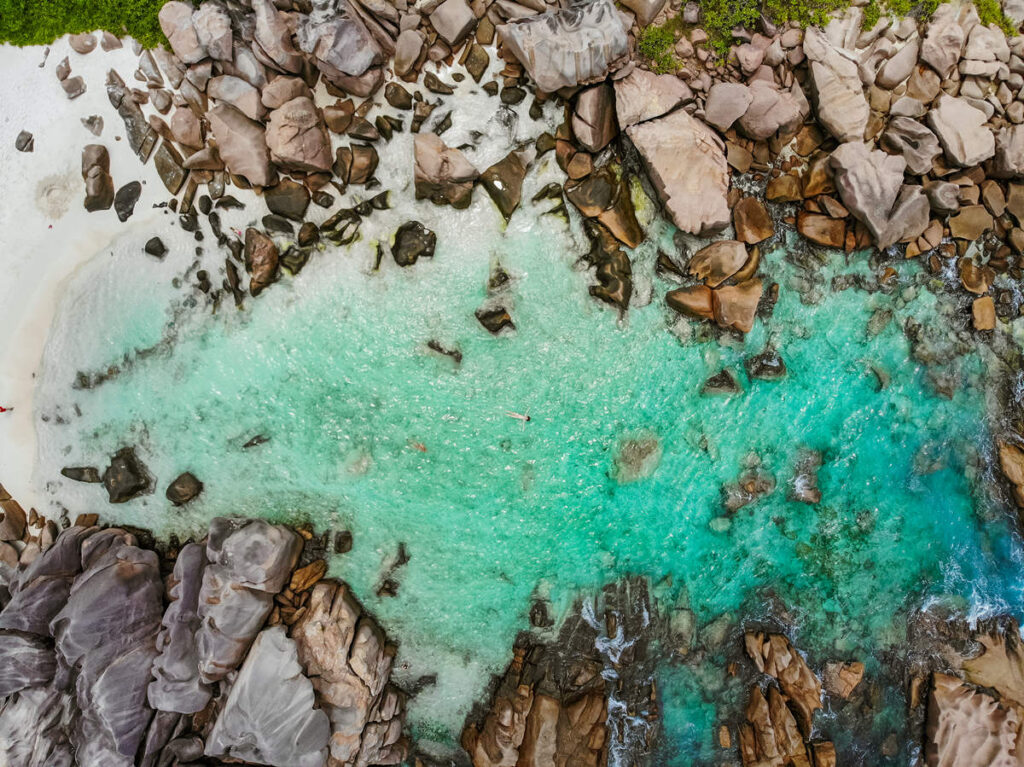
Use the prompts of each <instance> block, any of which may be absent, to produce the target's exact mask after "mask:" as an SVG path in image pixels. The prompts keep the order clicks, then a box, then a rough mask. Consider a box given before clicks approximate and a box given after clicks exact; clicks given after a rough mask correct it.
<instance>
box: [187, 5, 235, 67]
mask: <svg viewBox="0 0 1024 767" xmlns="http://www.w3.org/2000/svg"><path fill="white" fill-rule="evenodd" d="M192 27H193V28H194V29H195V32H196V38H197V39H198V40H199V44H200V45H201V46H202V47H203V48H205V49H206V52H207V53H208V54H209V56H210V58H211V59H217V60H218V61H231V59H232V58H233V50H232V48H233V45H232V43H233V35H232V32H231V17H230V16H229V15H228V12H227V9H225V8H224V6H222V5H221V4H220V3H215V2H211V1H210V0H207V2H205V3H203V4H202V5H200V6H199V10H197V11H196V12H195V13H193V14H192Z"/></svg>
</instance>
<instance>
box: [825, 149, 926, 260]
mask: <svg viewBox="0 0 1024 767" xmlns="http://www.w3.org/2000/svg"><path fill="white" fill-rule="evenodd" d="M829 163H830V164H831V166H832V168H833V169H834V171H835V184H836V188H837V190H838V191H839V196H840V197H841V198H842V201H843V204H844V205H845V206H846V207H847V208H849V210H850V212H851V213H853V215H854V216H856V217H857V218H858V219H859V220H860V221H862V222H863V223H864V225H865V226H867V228H868V229H869V230H870V232H871V234H872V236H873V237H874V240H875V242H876V243H877V244H878V247H880V248H886V247H888V246H889V245H892V244H893V243H894V242H897V241H899V240H902V239H906V238H911V237H917V236H919V235H920V234H921V233H922V232H923V231H924V230H925V228H926V227H927V226H928V216H929V211H930V209H929V206H928V200H927V198H926V197H925V196H924V194H923V192H922V191H921V187H919V186H907V185H904V184H903V171H904V169H905V167H906V164H907V163H906V160H904V159H903V158H902V157H899V156H895V155H888V154H886V153H885V152H882V151H881V150H878V149H871V148H869V146H868V145H867V144H864V143H861V142H859V141H854V142H850V143H848V144H842V145H841V146H839V147H838V148H837V149H836V150H835V151H834V152H833V153H832V156H831V157H830V158H829Z"/></svg>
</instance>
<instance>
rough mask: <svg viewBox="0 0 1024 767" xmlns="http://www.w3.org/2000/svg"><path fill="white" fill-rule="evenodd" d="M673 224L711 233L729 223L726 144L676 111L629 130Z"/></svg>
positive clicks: (627, 131) (681, 227)
mask: <svg viewBox="0 0 1024 767" xmlns="http://www.w3.org/2000/svg"><path fill="white" fill-rule="evenodd" d="M626 135H627V136H629V139H630V141H632V142H633V144H634V146H635V147H636V148H637V151H638V152H639V153H640V157H641V158H642V159H643V162H644V167H645V168H646V169H647V174H648V176H650V179H651V182H652V183H653V185H654V187H655V190H656V191H657V193H658V196H659V197H660V198H661V201H662V204H664V206H665V210H666V211H667V212H668V215H669V217H670V218H671V219H672V222H673V223H674V224H675V225H676V226H677V227H679V228H680V229H681V230H683V231H684V232H690V233H693V234H698V233H699V234H708V233H711V232H716V231H720V230H721V229H724V228H725V227H726V226H728V224H729V220H730V215H731V214H730V211H729V203H728V200H727V199H726V195H727V194H728V191H729V168H728V165H727V164H726V160H725V144H724V143H723V142H722V139H721V138H719V137H718V134H716V133H715V132H714V131H713V130H711V129H710V128H709V127H708V126H707V125H705V124H704V123H702V122H701V121H700V120H698V119H696V118H694V117H691V116H690V115H688V114H687V113H686V112H685V111H683V110H680V109H677V110H676V111H675V112H672V113H670V114H668V115H665V116H664V117H659V118H658V119H656V120H648V121H647V122H644V123H640V124H639V125H633V126H631V127H629V128H627V129H626Z"/></svg>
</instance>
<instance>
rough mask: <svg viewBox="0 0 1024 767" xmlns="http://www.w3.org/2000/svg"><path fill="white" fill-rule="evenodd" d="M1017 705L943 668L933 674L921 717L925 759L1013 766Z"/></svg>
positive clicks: (963, 765) (964, 765) (961, 765)
mask: <svg viewBox="0 0 1024 767" xmlns="http://www.w3.org/2000/svg"><path fill="white" fill-rule="evenodd" d="M1020 732H1021V721H1020V710H1019V708H1018V707H1017V706H1014V705H1012V704H1011V705H1003V704H1002V703H1001V702H1000V701H999V700H997V699H996V698H994V697H992V696H991V695H989V694H987V693H986V692H984V691H982V690H979V689H978V688H976V687H973V686H971V685H969V684H964V683H963V682H961V681H960V680H959V679H957V678H956V677H954V676H949V675H947V674H933V675H932V691H931V694H930V695H929V696H928V713H927V720H926V722H925V744H924V758H925V763H926V764H929V765H946V764H948V765H956V767H996V766H997V765H999V766H1000V767H1012V766H1013V765H1017V764H1019V759H1018V758H1017V755H1016V754H1017V745H1016V744H1017V741H1018V739H1019V738H1020Z"/></svg>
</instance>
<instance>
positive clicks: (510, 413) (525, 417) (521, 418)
mask: <svg viewBox="0 0 1024 767" xmlns="http://www.w3.org/2000/svg"><path fill="white" fill-rule="evenodd" d="M505 415H507V416H508V417H509V418H515V419H516V420H517V421H522V422H523V428H524V429H525V428H526V424H527V423H528V422H529V420H530V414H529V413H526V414H523V413H516V412H514V411H512V410H506V411H505Z"/></svg>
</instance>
